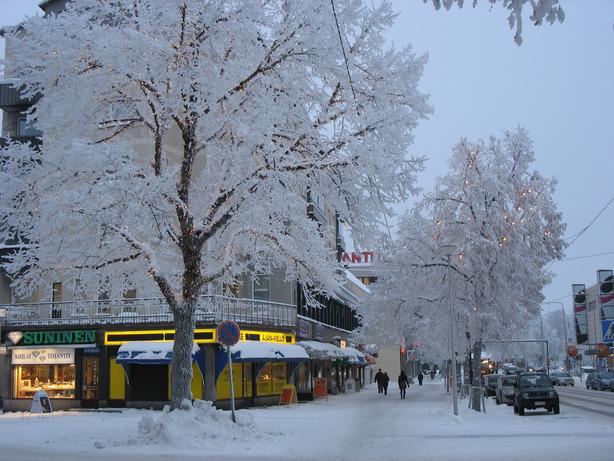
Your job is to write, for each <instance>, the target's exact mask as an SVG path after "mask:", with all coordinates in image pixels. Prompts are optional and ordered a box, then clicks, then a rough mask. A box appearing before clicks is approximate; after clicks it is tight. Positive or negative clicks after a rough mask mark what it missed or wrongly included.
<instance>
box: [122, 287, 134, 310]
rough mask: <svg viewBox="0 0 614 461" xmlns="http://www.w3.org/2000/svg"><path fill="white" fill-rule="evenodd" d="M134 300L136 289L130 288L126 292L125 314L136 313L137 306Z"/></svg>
mask: <svg viewBox="0 0 614 461" xmlns="http://www.w3.org/2000/svg"><path fill="white" fill-rule="evenodd" d="M134 299H136V288H130V289H128V290H126V291H124V306H123V309H122V310H123V311H124V312H136V305H133V304H134Z"/></svg>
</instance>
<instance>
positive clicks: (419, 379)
mask: <svg viewBox="0 0 614 461" xmlns="http://www.w3.org/2000/svg"><path fill="white" fill-rule="evenodd" d="M423 379H424V375H423V374H422V372H420V373H418V385H419V386H422V380H423Z"/></svg>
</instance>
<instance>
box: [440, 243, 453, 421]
mask: <svg viewBox="0 0 614 461" xmlns="http://www.w3.org/2000/svg"><path fill="white" fill-rule="evenodd" d="M455 251H456V247H455V246H454V245H443V246H442V247H441V248H440V249H439V252H440V254H441V256H442V257H444V258H445V259H446V261H447V263H448V266H447V268H446V277H447V279H448V305H449V308H450V362H451V365H452V405H453V409H454V415H455V416H458V394H457V390H456V353H455V352H456V346H455V344H454V303H453V302H452V282H451V280H450V264H451V260H452V255H453V254H454V252H455Z"/></svg>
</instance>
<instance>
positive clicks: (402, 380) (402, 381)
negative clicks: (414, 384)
mask: <svg viewBox="0 0 614 461" xmlns="http://www.w3.org/2000/svg"><path fill="white" fill-rule="evenodd" d="M408 387H409V381H408V380H407V375H406V374H405V372H404V371H401V374H400V375H399V391H400V392H401V398H402V399H404V398H405V392H406V390H407V388H408Z"/></svg>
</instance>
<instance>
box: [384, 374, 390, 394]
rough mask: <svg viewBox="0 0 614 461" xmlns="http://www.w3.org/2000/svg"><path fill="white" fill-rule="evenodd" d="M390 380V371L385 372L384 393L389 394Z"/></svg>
mask: <svg viewBox="0 0 614 461" xmlns="http://www.w3.org/2000/svg"><path fill="white" fill-rule="evenodd" d="M388 381H390V378H389V377H388V373H387V372H384V380H383V385H384V395H388Z"/></svg>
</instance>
